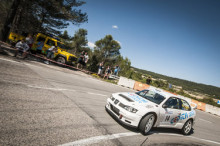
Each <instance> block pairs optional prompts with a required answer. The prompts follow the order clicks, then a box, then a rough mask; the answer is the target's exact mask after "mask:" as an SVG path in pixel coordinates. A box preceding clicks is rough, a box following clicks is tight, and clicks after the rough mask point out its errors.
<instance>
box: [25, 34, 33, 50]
mask: <svg viewBox="0 0 220 146" xmlns="http://www.w3.org/2000/svg"><path fill="white" fill-rule="evenodd" d="M25 40H26V42H27V45H28V46H29V48H31V47H32V45H33V43H34V39H33V37H32V35H30V34H29V35H28V37H26V39H25Z"/></svg>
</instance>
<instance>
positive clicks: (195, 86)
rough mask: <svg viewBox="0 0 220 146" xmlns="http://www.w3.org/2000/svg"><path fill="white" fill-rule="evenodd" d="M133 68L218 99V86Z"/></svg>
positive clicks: (219, 91)
mask: <svg viewBox="0 0 220 146" xmlns="http://www.w3.org/2000/svg"><path fill="white" fill-rule="evenodd" d="M133 68H134V70H135V71H137V72H139V73H141V74H147V75H150V76H151V77H152V78H155V79H163V80H167V82H168V83H171V84H173V85H177V86H182V88H183V89H184V90H187V91H192V92H199V93H202V94H207V95H209V96H210V97H212V98H216V99H220V88H219V87H215V86H211V85H205V84H200V83H195V82H192V81H187V80H183V79H178V78H173V77H168V76H165V75H161V74H158V73H154V72H150V71H146V70H142V69H138V68H135V67H133Z"/></svg>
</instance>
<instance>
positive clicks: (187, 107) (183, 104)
mask: <svg viewBox="0 0 220 146" xmlns="http://www.w3.org/2000/svg"><path fill="white" fill-rule="evenodd" d="M180 107H181V109H182V110H185V111H190V110H191V107H190V105H189V103H188V102H187V101H185V100H183V99H181V106H180Z"/></svg>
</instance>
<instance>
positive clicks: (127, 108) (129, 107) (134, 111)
mask: <svg viewBox="0 0 220 146" xmlns="http://www.w3.org/2000/svg"><path fill="white" fill-rule="evenodd" d="M124 109H125V110H127V111H129V112H132V113H136V112H137V111H138V110H137V109H135V108H133V107H131V106H127V105H125V106H124Z"/></svg>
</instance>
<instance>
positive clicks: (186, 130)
mask: <svg viewBox="0 0 220 146" xmlns="http://www.w3.org/2000/svg"><path fill="white" fill-rule="evenodd" d="M192 124H193V123H192V120H188V121H186V123H185V124H184V126H183V128H182V133H183V135H189V134H190V132H191V130H192Z"/></svg>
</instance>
